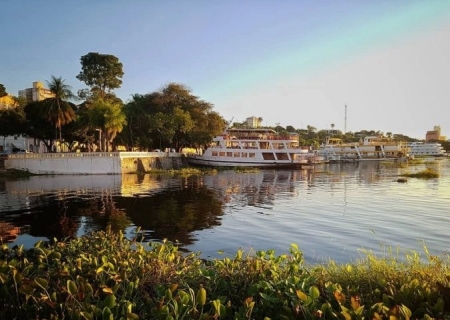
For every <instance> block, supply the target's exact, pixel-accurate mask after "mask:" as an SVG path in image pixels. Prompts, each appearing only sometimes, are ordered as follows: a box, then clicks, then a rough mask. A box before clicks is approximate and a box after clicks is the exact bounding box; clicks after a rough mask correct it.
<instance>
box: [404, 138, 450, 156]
mask: <svg viewBox="0 0 450 320" xmlns="http://www.w3.org/2000/svg"><path fill="white" fill-rule="evenodd" d="M408 147H409V149H410V151H409V154H410V155H413V156H415V157H417V156H419V157H420V156H429V157H446V156H448V154H447V152H445V149H444V147H443V146H442V145H441V144H440V143H437V142H429V143H424V142H420V141H418V142H411V143H409V144H408Z"/></svg>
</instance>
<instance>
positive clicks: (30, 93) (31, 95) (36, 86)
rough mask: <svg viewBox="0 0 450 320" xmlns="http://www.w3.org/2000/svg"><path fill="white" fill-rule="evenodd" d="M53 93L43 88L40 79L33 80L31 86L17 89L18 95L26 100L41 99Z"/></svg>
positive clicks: (49, 96) (51, 96) (51, 95)
mask: <svg viewBox="0 0 450 320" xmlns="http://www.w3.org/2000/svg"><path fill="white" fill-rule="evenodd" d="M54 96H55V95H54V94H53V92H51V91H50V90H49V89H46V88H44V85H43V84H42V82H40V81H35V82H33V87H32V88H27V89H24V90H19V97H21V98H25V99H27V102H33V101H42V100H45V99H47V98H53V97H54Z"/></svg>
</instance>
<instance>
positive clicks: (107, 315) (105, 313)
mask: <svg viewBox="0 0 450 320" xmlns="http://www.w3.org/2000/svg"><path fill="white" fill-rule="evenodd" d="M109 297H111V296H109ZM102 319H103V320H114V317H113V314H112V312H111V310H110V309H109V308H108V307H104V308H103V310H102Z"/></svg>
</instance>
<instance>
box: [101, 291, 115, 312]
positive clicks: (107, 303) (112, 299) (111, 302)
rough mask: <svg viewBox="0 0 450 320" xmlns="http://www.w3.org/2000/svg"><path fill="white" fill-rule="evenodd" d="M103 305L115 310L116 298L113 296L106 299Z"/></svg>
mask: <svg viewBox="0 0 450 320" xmlns="http://www.w3.org/2000/svg"><path fill="white" fill-rule="evenodd" d="M103 305H104V306H105V307H108V308H110V309H111V308H113V307H114V306H115V305H116V296H115V295H113V294H111V295H109V296H107V297H106V298H105V300H104V301H103Z"/></svg>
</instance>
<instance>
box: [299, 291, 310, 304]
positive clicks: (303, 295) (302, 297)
mask: <svg viewBox="0 0 450 320" xmlns="http://www.w3.org/2000/svg"><path fill="white" fill-rule="evenodd" d="M296 294H297V297H298V298H299V299H300V300H302V301H303V302H305V301H306V300H308V296H307V295H306V294H305V293H304V292H303V291H302V290H297V291H296Z"/></svg>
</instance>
